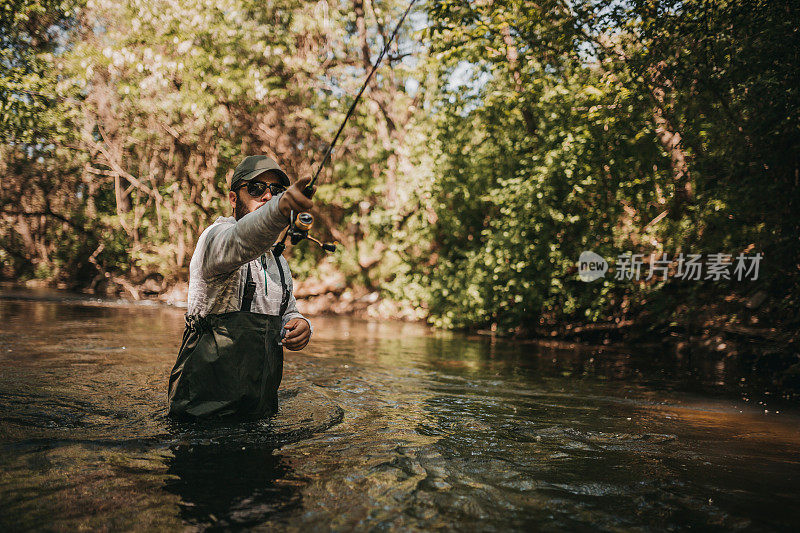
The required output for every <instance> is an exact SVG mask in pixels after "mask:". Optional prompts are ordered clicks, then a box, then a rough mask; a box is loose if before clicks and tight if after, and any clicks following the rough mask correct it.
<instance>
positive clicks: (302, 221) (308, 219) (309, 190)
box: [274, 0, 417, 255]
mask: <svg viewBox="0 0 800 533" xmlns="http://www.w3.org/2000/svg"><path fill="white" fill-rule="evenodd" d="M416 1H417V0H411V3H409V4H408V7H407V8H406V11H405V13H403V16H402V17H400V21H399V22H398V23H397V26H395V28H394V31H393V32H392V35H391V36H390V37H389V40H388V41H386V44H385V45H384V47H383V50H381V53H380V55H379V56H378V59H377V60H376V61H375V64H374V65H372V70H370V71H369V75H367V79H366V80H364V84H363V85H362V86H361V89H360V90H359V91H358V94H357V95H356V97H355V99H354V100H353V103H352V104H350V109H348V110H347V114H346V115H345V117H344V120H343V121H342V123H341V125H339V129H338V130H337V131H336V135H335V136H334V137H333V141H331V143H330V144H329V145H328V149H327V150H326V152H325V157H323V158H322V161H321V162H320V164H319V166H318V167H317V171H316V172H315V173H314V177H313V178H311V181H310V182H309V184H308V185H307V186H306V187H305V189H303V194H304V195H305V196H306V197H307V198H309V199H310V198H312V197H313V196H314V191H315V189H314V184H315V183H316V182H317V178H318V177H319V173H320V171H321V170H322V167H324V166H325V164H326V163H327V162H328V161H329V160H330V158H331V154H332V153H333V147H334V146H335V145H336V141H338V140H339V135H341V133H342V130H344V126H345V124H347V120H348V119H349V118H350V115H352V114H353V111H354V110H355V108H356V104H358V101H359V100H360V99H361V95H362V94H364V90H366V88H367V85H368V84H369V80H370V79H372V75H373V74H374V73H375V71H376V70H377V69H378V65H380V64H381V60H383V56H384V55H386V52H387V51H388V50H389V46H390V45H391V44H392V41H394V38H395V36H396V35H397V32H398V31H400V26H402V25H403V22H404V21H405V20H406V16H408V13H409V12H410V11H411V8H412V7H413V6H414V4H415V3H416ZM313 225H314V216H313V215H312V214H311V213H306V212H302V213H297V215H296V216H295V213H294V211H292V212H291V214H290V215H289V228H288V229H287V230H286V233H285V234H284V235H283V239H281V242H279V243H278V244H276V245H275V248H274V252H275V254H276V255H280V254H282V253H283V250H284V249H285V248H286V237H290V239H291V241H292V244H293V245H294V244H297V243H298V242H300V241H302V240H303V239H308V240H310V241H313V242H315V243H317V244H319V245H320V246H321V247H322V249H323V250H325V251H326V252H333V251H336V245H335V244H332V243H325V244H323V243H321V242H320V241H318V240H317V239H315V238H313V237H311V236H309V234H308V230H309V229H311V226H313Z"/></svg>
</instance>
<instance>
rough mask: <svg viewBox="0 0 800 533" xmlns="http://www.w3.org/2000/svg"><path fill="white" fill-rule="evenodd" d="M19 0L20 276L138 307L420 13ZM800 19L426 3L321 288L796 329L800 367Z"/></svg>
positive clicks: (184, 265)
mask: <svg viewBox="0 0 800 533" xmlns="http://www.w3.org/2000/svg"><path fill="white" fill-rule="evenodd" d="M0 3H1V4H2V8H0V17H2V19H1V21H0V22H1V23H0V43H1V49H0V54H1V55H0V69H1V70H2V76H0V121H2V126H0V128H1V130H2V136H3V139H2V145H1V146H0V180H2V193H0V194H1V196H0V265H2V266H1V267H0V268H1V270H0V272H1V273H2V278H3V279H6V280H12V281H16V282H23V281H26V280H32V279H39V280H44V281H46V282H48V283H52V284H56V285H59V286H66V287H69V288H71V289H74V290H85V291H99V292H108V293H117V294H120V293H124V294H127V295H128V296H130V297H133V298H137V299H138V298H144V297H149V296H157V295H161V296H162V297H163V296H164V295H168V294H172V292H171V291H174V290H175V289H176V287H177V288H179V287H182V286H183V285H182V284H185V283H186V281H187V276H188V265H189V260H190V258H191V254H192V250H193V247H194V243H195V241H196V239H197V237H198V236H199V234H200V233H201V232H202V230H203V229H204V228H205V227H206V226H207V225H208V224H210V223H211V222H213V220H215V219H216V217H217V216H220V215H229V214H230V208H229V206H228V205H227V201H226V200H225V193H226V191H225V180H226V176H227V175H228V174H230V173H232V172H233V168H234V167H235V165H236V164H237V163H238V161H239V160H240V159H241V158H242V156H243V155H247V154H255V153H264V154H268V155H270V156H272V157H274V158H276V159H277V160H278V161H280V162H281V163H282V164H283V165H284V168H285V169H286V170H287V172H288V173H289V174H290V175H292V176H294V177H297V176H302V175H307V174H310V173H311V172H312V169H313V168H315V165H316V164H317V162H318V161H319V159H320V157H321V155H322V153H323V152H324V149H325V147H326V142H328V141H329V140H330V138H331V137H332V133H333V132H334V131H335V129H336V127H337V126H338V123H339V122H340V121H341V119H342V118H343V115H344V112H345V111H346V109H347V107H348V105H349V104H350V102H351V101H352V98H353V96H354V95H355V94H356V92H357V90H358V88H359V86H360V85H361V83H362V81H363V79H364V76H365V73H366V71H367V69H368V67H369V64H370V62H372V61H374V59H375V57H376V56H377V54H378V52H379V51H380V49H381V47H382V45H383V43H384V42H385V39H386V38H387V35H388V33H389V32H390V31H391V29H392V28H393V24H394V23H395V21H396V20H397V19H398V17H399V15H400V14H401V13H402V10H403V9H404V8H405V4H404V3H402V2H398V1H395V0H383V1H380V2H378V1H370V0H349V1H338V2H337V1H333V0H329V1H325V0H319V1H300V0H276V1H270V2H263V1H261V0H213V1H212V0H89V1H78V0H40V1H33V0H2V2H0ZM799 11H800V6H798V5H797V4H794V3H791V2H775V1H755V0H744V1H735V2H734V1H730V2H728V1H715V0H710V1H694V0H689V1H672V0H630V1H625V2H612V3H609V2H600V1H586V0H569V1H567V0H558V1H553V0H543V1H538V2H532V1H522V0H520V1H490V0H484V1H473V2H466V1H462V0H446V1H428V2H425V3H419V5H418V6H417V7H415V9H414V12H413V14H412V15H411V17H410V21H409V22H408V23H407V24H406V27H405V28H404V29H403V31H402V32H401V35H399V38H398V40H397V42H396V43H395V44H394V45H393V46H392V49H391V51H390V53H389V56H388V58H387V59H386V61H385V64H384V65H383V66H382V67H381V69H380V70H379V71H378V73H377V75H376V76H375V78H374V80H373V81H372V83H371V86H370V88H369V90H368V91H367V93H366V94H365V99H364V101H363V102H362V103H361V104H360V105H359V107H358V109H357V112H356V114H355V116H354V117H353V118H352V119H351V121H350V122H349V123H348V126H347V128H346V130H345V132H344V134H343V138H342V140H341V142H340V147H338V148H337V150H336V152H335V153H334V156H333V161H332V164H331V165H330V167H329V168H328V169H326V170H325V171H324V173H323V174H324V176H323V178H322V185H321V186H320V187H319V192H318V195H317V208H316V209H317V210H316V212H315V215H316V216H317V220H318V224H317V228H316V230H317V231H318V232H319V233H321V235H322V236H324V237H325V238H329V239H334V240H337V241H339V242H340V243H341V244H342V246H341V247H340V251H339V252H337V253H336V254H332V255H326V256H323V255H322V254H321V253H320V251H319V250H318V249H315V248H312V247H309V246H308V245H307V244H301V245H299V246H298V247H296V248H294V249H291V250H290V251H289V253H290V254H291V262H292V265H293V270H294V272H295V277H296V278H297V279H299V280H302V282H301V283H299V284H298V292H299V296H306V297H308V298H309V299H310V300H314V299H315V298H316V301H317V303H318V304H319V305H318V308H319V309H321V310H324V309H326V308H328V307H335V306H336V305H338V304H337V302H341V301H342V299H343V298H344V299H346V300H348V301H351V302H362V303H364V305H368V307H369V312H370V313H373V314H374V315H376V316H384V315H391V316H400V317H405V318H412V319H427V320H428V321H430V322H431V323H433V324H435V325H437V326H441V327H457V328H472V329H487V330H491V331H496V332H498V333H502V332H513V333H516V334H518V335H536V334H542V333H546V334H548V335H549V334H551V333H552V334H561V335H569V334H570V332H571V331H578V330H583V331H584V333H587V332H588V333H590V332H591V331H592V328H596V329H597V330H602V329H603V327H605V326H608V327H611V328H621V327H625V326H626V325H630V324H633V325H636V326H639V327H640V329H643V330H644V331H646V332H648V334H652V333H653V332H654V331H655V332H658V333H659V334H661V335H671V334H678V335H685V334H689V335H691V334H692V333H693V332H696V331H709V330H708V328H709V327H711V326H714V327H715V328H716V330H715V331H726V332H727V333H728V334H729V335H750V336H752V335H760V336H761V337H762V338H763V339H766V340H770V339H772V340H775V337H774V335H776V334H777V333H776V332H779V333H780V332H783V333H785V335H784V336H782V337H780V338H779V340H780V345H781V346H782V348H781V354H782V355H781V356H780V357H781V358H782V361H783V363H782V364H783V366H784V367H785V366H791V365H792V364H795V366H796V367H797V369H798V372H797V374H798V380H800V366H798V365H797V364H796V363H797V357H798V356H797V351H798V347H797V342H798V339H797V336H796V331H797V329H798V328H797V325H798V318H797V309H798V299H799V298H800V283H798V281H799V277H800V272H799V271H798V269H800V246H798V244H800V243H799V242H798V239H799V238H800V216H798V215H797V212H798V207H800V193H798V190H799V189H798V184H799V180H800V123H799V117H798V109H800V106H799V105H798V104H799V103H800V102H799V101H798V100H800V95H799V92H800V31H798V27H800V13H799ZM584 250H592V251H594V252H596V253H598V254H600V255H601V256H603V257H605V258H607V259H614V258H616V257H617V256H618V255H620V254H623V253H639V254H644V256H645V257H649V256H650V254H657V255H658V256H660V254H662V253H667V254H669V257H674V256H675V255H676V254H679V253H702V254H709V253H720V252H721V253H727V254H731V255H733V256H734V257H735V256H736V255H737V254H740V253H746V254H755V253H761V254H762V255H763V260H762V262H761V269H760V275H759V279H758V280H757V281H737V280H735V279H733V280H724V279H723V280H715V281H714V280H700V281H682V280H678V279H675V278H674V277H673V278H671V279H669V280H668V281H666V282H664V281H659V280H658V279H653V280H644V279H642V280H641V281H639V282H636V281H632V280H616V279H614V276H613V275H607V276H606V277H605V278H603V279H600V280H598V281H595V282H592V283H584V282H582V281H580V280H579V279H578V276H577V266H576V261H577V259H578V256H579V255H580V253H581V252H582V251H584ZM643 278H644V276H643ZM719 339H720V338H717V341H719ZM787 346H788V347H789V348H788V349H787V348H786V347H787Z"/></svg>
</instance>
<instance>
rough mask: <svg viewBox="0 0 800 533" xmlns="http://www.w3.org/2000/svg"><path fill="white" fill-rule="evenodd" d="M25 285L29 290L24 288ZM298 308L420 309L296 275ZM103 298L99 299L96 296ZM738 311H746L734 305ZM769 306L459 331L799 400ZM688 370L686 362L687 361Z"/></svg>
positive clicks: (176, 301) (150, 299)
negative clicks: (661, 360)
mask: <svg viewBox="0 0 800 533" xmlns="http://www.w3.org/2000/svg"><path fill="white" fill-rule="evenodd" d="M0 289H2V290H3V293H4V295H5V297H8V296H11V297H14V295H15V293H16V295H17V297H23V298H35V299H44V300H52V301H59V300H62V301H63V300H68V299H72V298H86V301H87V302H89V303H98V304H102V305H105V304H107V303H108V300H107V299H108V298H110V297H114V296H115V297H117V298H118V300H117V301H116V302H117V303H118V304H119V305H126V304H127V303H131V302H139V303H142V304H164V305H168V306H172V307H177V308H185V307H186V299H187V295H188V285H187V284H185V283H178V284H176V285H174V286H172V287H170V288H169V289H168V290H165V291H156V290H154V289H155V287H152V288H151V289H153V290H148V287H146V286H142V287H139V288H138V289H137V290H135V291H130V290H124V288H123V287H121V286H120V287H117V289H118V290H117V291H116V294H115V295H114V296H111V295H108V294H105V293H103V294H98V293H94V292H80V293H69V292H65V291H66V288H65V287H59V286H55V287H54V286H53V285H52V284H50V283H46V282H43V281H40V280H33V281H29V282H27V283H25V284H12V283H8V282H3V283H0ZM32 291H33V292H32ZM295 294H296V295H297V305H298V309H299V310H300V311H301V312H302V313H303V314H305V315H307V316H317V317H319V316H343V317H350V318H355V319H361V320H371V321H382V322H386V321H402V322H418V323H425V322H426V317H427V311H426V309H424V308H416V309H415V308H411V307H409V306H408V305H403V304H401V303H398V302H394V301H391V300H388V299H384V298H381V297H380V295H379V293H378V292H377V291H367V290H365V289H353V288H346V287H345V286H344V284H343V283H341V284H339V283H337V282H336V280H333V281H328V282H324V283H323V282H320V281H319V280H310V281H299V282H296V285H295ZM104 302H105V303H104ZM742 311H746V312H742ZM769 313H770V308H769V304H768V303H766V304H765V303H764V301H763V299H760V298H757V299H756V300H748V301H744V300H742V301H733V300H729V301H726V302H722V303H717V304H715V305H707V306H704V307H703V308H702V309H700V310H698V311H697V312H696V313H694V314H693V315H692V316H691V321H689V320H686V321H683V322H680V323H670V324H664V323H658V322H655V321H653V320H652V318H653V317H651V316H649V314H648V313H647V312H645V311H642V312H641V313H640V314H639V315H638V316H636V317H635V318H633V319H620V320H618V321H615V322H596V323H587V322H572V323H558V322H556V321H551V322H550V323H547V321H545V323H544V324H542V325H541V326H540V327H539V328H537V329H536V330H535V331H533V332H531V333H529V334H524V335H523V334H520V333H518V334H516V335H514V334H503V333H501V332H497V331H492V330H490V329H486V330H474V331H467V332H464V333H467V334H469V335H474V336H476V337H484V338H496V339H502V340H504V341H506V342H512V343H523V344H529V343H530V344H538V345H542V346H548V347H552V348H559V349H564V348H567V349H568V348H570V347H573V346H576V345H580V346H581V347H583V348H587V347H588V348H592V349H595V350H617V351H618V350H656V349H657V350H663V351H665V352H667V353H672V354H674V357H675V358H676V359H684V360H697V361H702V362H703V364H704V365H705V364H708V363H709V362H713V364H715V365H716V366H717V367H719V368H721V369H724V368H726V367H731V366H735V367H736V373H737V374H741V375H742V377H741V378H740V379H741V381H742V383H741V386H742V389H743V390H744V389H746V390H748V391H761V392H764V393H765V394H767V395H773V396H774V397H780V398H783V399H784V400H789V401H792V402H796V401H798V400H800V335H799V333H798V331H797V329H796V328H792V327H789V326H787V325H781V324H769V323H768V322H766V320H765V315H766V316H767V317H768V315H769ZM689 371H691V369H689Z"/></svg>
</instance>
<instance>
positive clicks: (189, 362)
mask: <svg viewBox="0 0 800 533" xmlns="http://www.w3.org/2000/svg"><path fill="white" fill-rule="evenodd" d="M275 260H276V262H277V263H278V271H279V272H280V276H281V289H282V297H281V307H280V312H279V314H278V315H266V314H263V313H253V312H251V311H250V307H251V305H252V303H253V296H254V295H255V290H256V284H255V282H254V281H253V278H252V275H251V273H250V265H249V264H248V265H247V281H246V282H245V289H244V294H243V296H242V304H241V309H240V310H239V311H233V312H229V313H219V314H209V315H206V316H198V315H193V316H189V315H187V316H186V327H185V329H184V331H183V341H182V342H181V349H180V352H179V353H178V360H177V361H176V362H175V366H174V367H173V368H172V373H171V374H170V377H169V414H170V416H175V417H182V418H222V417H229V416H238V417H245V418H260V417H265V416H270V415H273V414H275V413H276V412H277V411H278V386H279V385H280V383H281V378H282V377H283V347H281V346H280V345H279V344H278V343H279V342H280V340H281V317H283V314H284V313H285V312H286V307H287V305H288V303H289V289H288V287H287V284H286V274H285V273H284V271H283V265H281V262H280V257H276V258H275ZM261 265H262V267H263V269H264V275H265V276H266V262H265V260H264V257H263V256H262V257H261ZM265 287H266V283H265Z"/></svg>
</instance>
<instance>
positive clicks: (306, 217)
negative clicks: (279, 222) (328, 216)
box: [287, 212, 336, 252]
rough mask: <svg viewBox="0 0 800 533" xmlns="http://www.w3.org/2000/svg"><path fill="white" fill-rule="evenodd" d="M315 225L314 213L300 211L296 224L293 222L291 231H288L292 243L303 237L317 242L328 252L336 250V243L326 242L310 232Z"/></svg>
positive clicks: (295, 220)
mask: <svg viewBox="0 0 800 533" xmlns="http://www.w3.org/2000/svg"><path fill="white" fill-rule="evenodd" d="M292 214H294V213H292ZM313 225H314V215H312V214H311V213H306V212H303V213H298V214H297V218H295V219H294V224H291V225H290V226H289V231H288V232H287V233H288V235H289V239H290V240H291V241H292V245H295V244H297V243H298V242H300V241H302V240H303V239H308V240H309V241H311V242H315V243H317V244H318V245H319V246H320V247H321V248H322V249H323V250H325V251H326V252H335V251H336V245H335V244H333V243H330V242H325V243H323V242H320V241H318V240H317V239H315V238H314V237H312V236H311V235H309V234H308V230H310V229H311V227H312V226H313Z"/></svg>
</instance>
